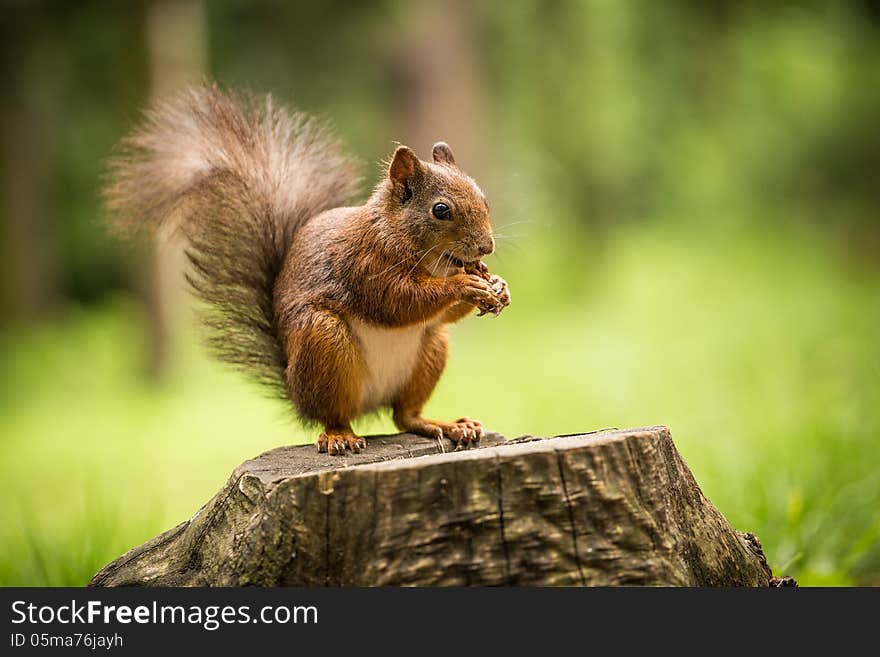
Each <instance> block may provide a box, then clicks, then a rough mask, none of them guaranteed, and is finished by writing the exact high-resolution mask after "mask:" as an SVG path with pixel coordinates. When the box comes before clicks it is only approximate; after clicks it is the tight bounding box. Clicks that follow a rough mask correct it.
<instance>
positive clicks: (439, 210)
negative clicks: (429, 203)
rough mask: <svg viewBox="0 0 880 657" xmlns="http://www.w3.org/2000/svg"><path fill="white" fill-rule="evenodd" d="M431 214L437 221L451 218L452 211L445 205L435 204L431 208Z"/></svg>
mask: <svg viewBox="0 0 880 657" xmlns="http://www.w3.org/2000/svg"><path fill="white" fill-rule="evenodd" d="M431 213H432V214H433V215H434V216H435V217H437V218H438V219H450V218H452V210H451V209H450V208H449V206H448V205H446V204H445V203H435V204H434V207H433V208H431Z"/></svg>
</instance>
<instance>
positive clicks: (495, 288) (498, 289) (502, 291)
mask: <svg viewBox="0 0 880 657" xmlns="http://www.w3.org/2000/svg"><path fill="white" fill-rule="evenodd" d="M489 287H490V288H491V289H492V292H493V293H494V294H495V297H496V298H497V299H498V302H499V303H500V304H501V309H499V310H498V311H497V312H496V313H495V314H496V315H497V314H498V313H500V312H501V310H503V309H504V308H507V306H509V305H510V288H509V287H508V286H507V281H505V280H504V279H503V278H501V277H500V276H496V275H495V274H492V275H491V276H490V277H489Z"/></svg>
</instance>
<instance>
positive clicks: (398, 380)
mask: <svg viewBox="0 0 880 657" xmlns="http://www.w3.org/2000/svg"><path fill="white" fill-rule="evenodd" d="M349 326H350V327H351V329H352V331H353V332H354V334H355V336H357V339H358V341H359V342H360V347H361V355H362V356H363V359H364V364H365V365H366V370H367V371H366V377H365V380H364V384H363V387H362V388H361V412H362V413H368V412H370V411H372V410H375V409H376V408H378V407H380V406H383V405H385V404H388V403H389V402H391V401H392V400H393V399H394V396H395V395H396V394H397V393H398V391H399V390H400V388H401V387H402V386H403V385H404V384H405V383H406V382H407V381H409V378H410V376H411V375H412V371H413V368H414V367H415V365H416V363H417V362H418V358H419V352H420V351H421V345H422V336H423V335H424V333H425V329H426V326H425V325H424V324H418V325H416V326H407V327H405V328H384V327H379V326H374V325H372V324H367V323H366V322H364V321H362V320H359V319H356V318H350V319H349Z"/></svg>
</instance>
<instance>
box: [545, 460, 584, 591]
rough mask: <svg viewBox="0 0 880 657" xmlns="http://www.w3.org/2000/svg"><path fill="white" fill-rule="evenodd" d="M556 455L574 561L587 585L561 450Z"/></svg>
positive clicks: (582, 582) (582, 583)
mask: <svg viewBox="0 0 880 657" xmlns="http://www.w3.org/2000/svg"><path fill="white" fill-rule="evenodd" d="M553 453H554V454H555V455H556V465H557V466H558V468H559V479H560V481H561V482H562V495H563V498H564V499H565V506H566V507H567V508H568V521H569V523H570V526H571V547H572V549H573V550H574V559H575V562H576V563H577V569H578V575H579V576H580V578H581V585H582V586H586V585H587V578H586V577H584V569H583V567H582V566H581V555H580V553H579V552H578V545H577V526H576V525H575V522H574V506H572V503H571V498H570V497H569V496H568V487H567V486H566V485H565V473H564V472H563V471H562V454H561V453H560V451H559V450H553Z"/></svg>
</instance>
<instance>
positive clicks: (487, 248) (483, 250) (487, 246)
mask: <svg viewBox="0 0 880 657" xmlns="http://www.w3.org/2000/svg"><path fill="white" fill-rule="evenodd" d="M479 249H480V255H489V254H490V253H492V252H493V251H494V250H495V240H494V239H492V238H491V237H489V239H487V240H485V241H484V242H483V243H482V244H480V246H479Z"/></svg>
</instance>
